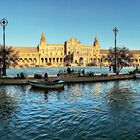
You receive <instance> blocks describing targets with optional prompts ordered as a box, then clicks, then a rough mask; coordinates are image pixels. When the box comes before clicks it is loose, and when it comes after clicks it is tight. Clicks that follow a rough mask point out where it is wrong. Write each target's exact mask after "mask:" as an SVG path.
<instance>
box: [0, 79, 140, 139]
mask: <svg viewBox="0 0 140 140" xmlns="http://www.w3.org/2000/svg"><path fill="white" fill-rule="evenodd" d="M139 91H140V80H124V81H112V82H100V83H99V82H95V83H83V84H82V83H81V84H69V85H65V87H64V90H61V91H43V90H42V91H41V90H34V89H32V88H31V86H29V85H27V86H0V120H1V121H0V140H7V139H9V140H96V139H97V140H100V139H101V140H110V139H111V140H138V139H140V92H139Z"/></svg>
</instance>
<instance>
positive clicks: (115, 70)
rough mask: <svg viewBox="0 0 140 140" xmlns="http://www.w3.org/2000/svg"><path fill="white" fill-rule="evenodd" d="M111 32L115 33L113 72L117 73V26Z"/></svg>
mask: <svg viewBox="0 0 140 140" xmlns="http://www.w3.org/2000/svg"><path fill="white" fill-rule="evenodd" d="M113 32H114V34H115V64H114V73H116V74H117V46H116V35H117V33H118V29H117V27H114V28H113Z"/></svg>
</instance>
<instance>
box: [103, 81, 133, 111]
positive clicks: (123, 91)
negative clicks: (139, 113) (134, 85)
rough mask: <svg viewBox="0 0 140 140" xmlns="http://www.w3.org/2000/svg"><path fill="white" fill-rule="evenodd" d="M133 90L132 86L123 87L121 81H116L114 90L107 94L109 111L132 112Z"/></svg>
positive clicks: (111, 89)
mask: <svg viewBox="0 0 140 140" xmlns="http://www.w3.org/2000/svg"><path fill="white" fill-rule="evenodd" d="M132 94H133V92H132V89H131V86H130V85H127V86H126V85H123V84H122V83H121V82H120V81H115V82H114V83H113V86H112V88H110V89H108V91H107V92H106V95H105V96H106V100H107V105H108V107H109V109H110V110H111V111H113V112H117V113H118V111H119V112H122V111H131V110H132V108H133V106H132Z"/></svg>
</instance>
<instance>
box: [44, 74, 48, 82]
mask: <svg viewBox="0 0 140 140" xmlns="http://www.w3.org/2000/svg"><path fill="white" fill-rule="evenodd" d="M44 79H45V80H46V81H48V73H45V75H44Z"/></svg>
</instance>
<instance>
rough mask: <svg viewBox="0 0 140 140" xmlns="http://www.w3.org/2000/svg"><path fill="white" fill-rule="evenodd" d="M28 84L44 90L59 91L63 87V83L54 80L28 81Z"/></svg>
mask: <svg viewBox="0 0 140 140" xmlns="http://www.w3.org/2000/svg"><path fill="white" fill-rule="evenodd" d="M28 83H29V84H30V85H31V86H33V87H38V88H45V89H60V88H63V87H64V81H62V80H54V81H45V80H44V81H35V80H33V81H28Z"/></svg>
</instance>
